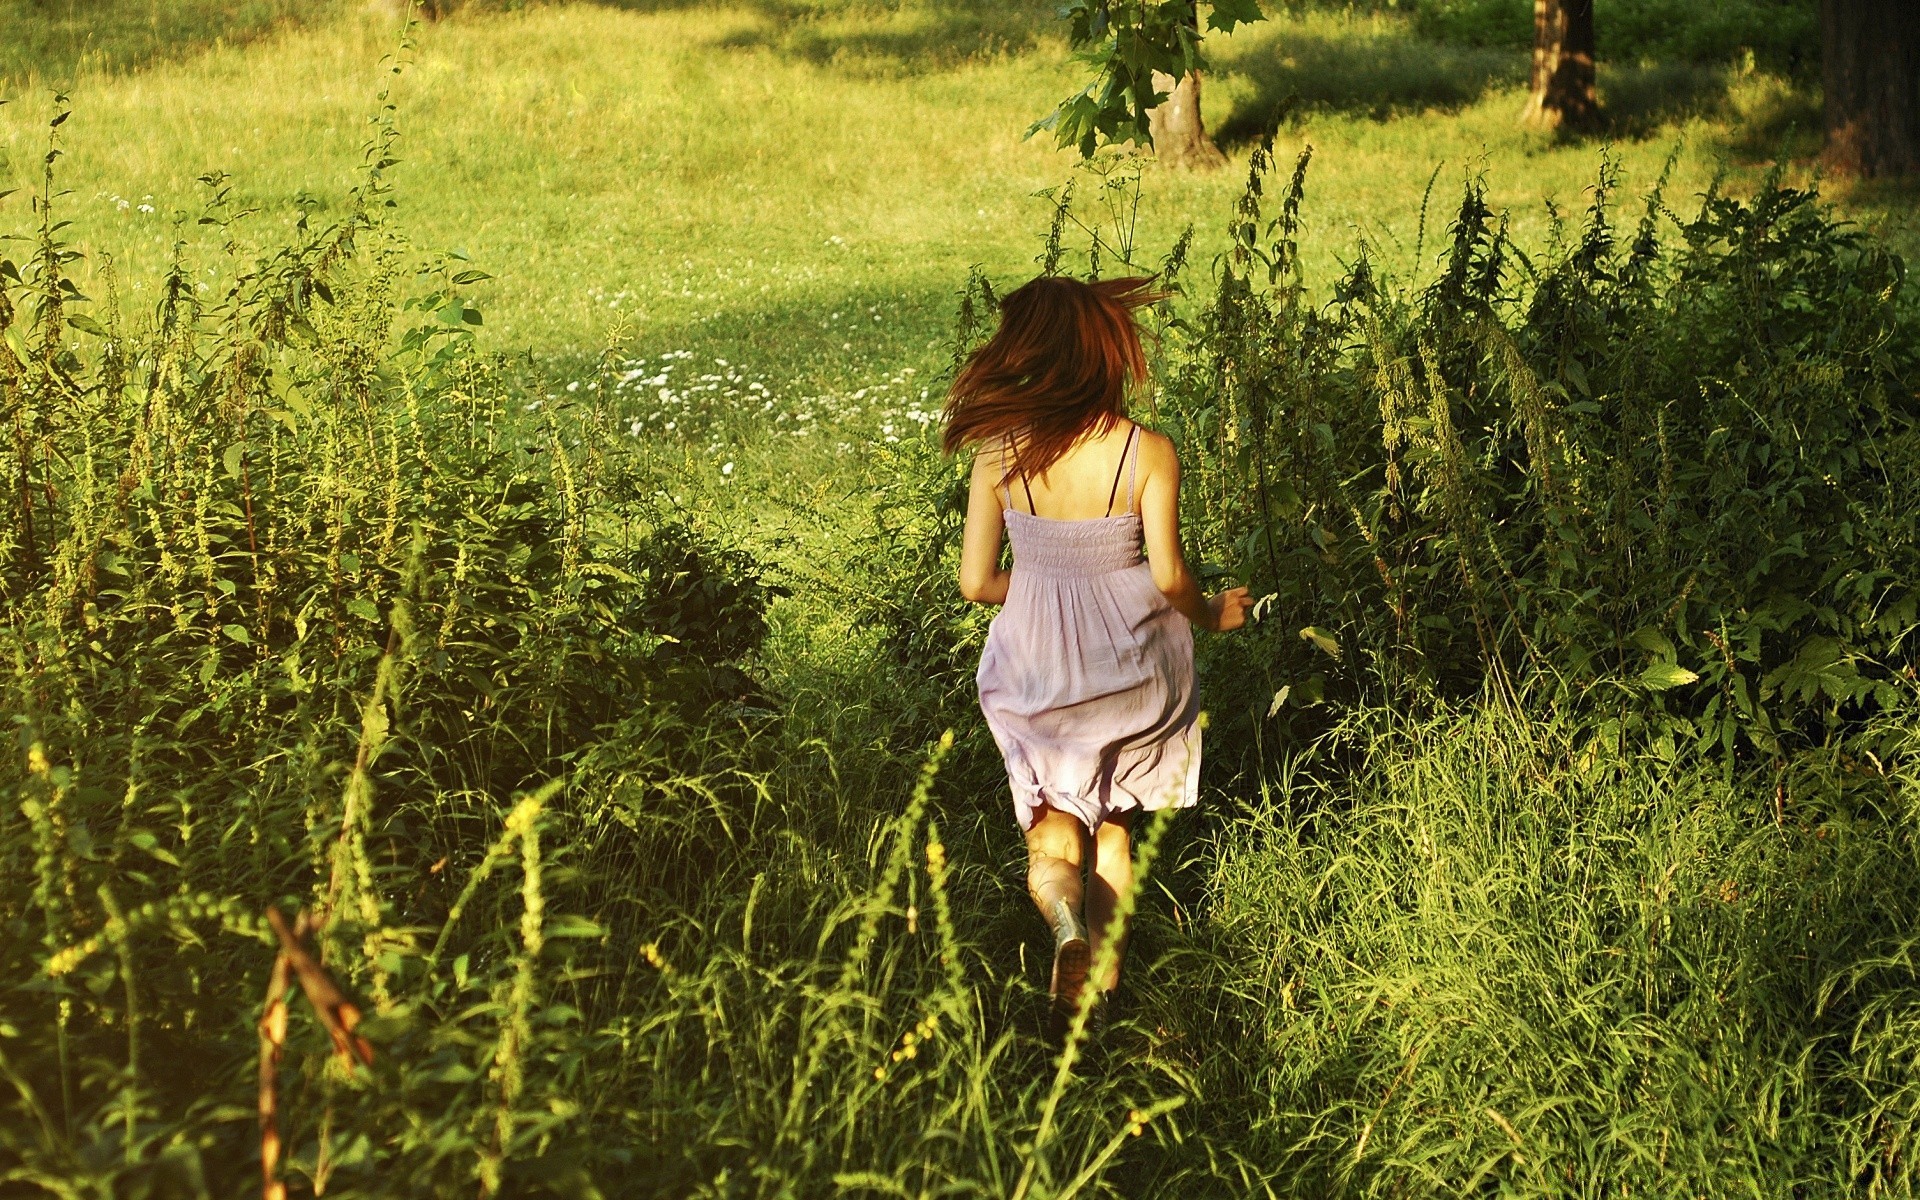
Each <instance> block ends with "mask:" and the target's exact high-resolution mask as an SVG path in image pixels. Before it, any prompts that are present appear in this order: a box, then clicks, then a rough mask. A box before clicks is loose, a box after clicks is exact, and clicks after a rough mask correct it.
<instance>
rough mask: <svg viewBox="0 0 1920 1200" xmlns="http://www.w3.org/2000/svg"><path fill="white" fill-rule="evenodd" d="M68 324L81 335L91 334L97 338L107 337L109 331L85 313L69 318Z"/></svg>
mask: <svg viewBox="0 0 1920 1200" xmlns="http://www.w3.org/2000/svg"><path fill="white" fill-rule="evenodd" d="M67 324H69V325H71V326H73V327H74V328H75V329H78V330H79V331H80V332H81V333H91V334H92V335H94V336H95V337H106V336H107V331H106V329H105V327H103V326H102V325H101V324H100V322H98V321H96V320H94V319H93V318H92V317H89V316H87V315H86V314H85V313H79V314H76V315H74V316H71V317H68V318H67Z"/></svg>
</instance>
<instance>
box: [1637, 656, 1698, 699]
mask: <svg viewBox="0 0 1920 1200" xmlns="http://www.w3.org/2000/svg"><path fill="white" fill-rule="evenodd" d="M1698 678H1700V676H1699V675H1698V674H1696V673H1694V672H1692V671H1689V670H1687V669H1686V668H1685V667H1683V666H1681V665H1680V664H1679V663H1673V662H1666V661H1664V660H1662V661H1660V662H1653V663H1648V664H1647V669H1646V670H1644V671H1642V672H1640V682H1641V683H1642V684H1644V685H1645V686H1646V687H1647V688H1649V689H1650V690H1652V691H1656V692H1664V691H1666V690H1667V689H1668V688H1675V687H1679V686H1680V685H1681V684H1683V683H1692V682H1693V681H1694V680H1696V679H1698Z"/></svg>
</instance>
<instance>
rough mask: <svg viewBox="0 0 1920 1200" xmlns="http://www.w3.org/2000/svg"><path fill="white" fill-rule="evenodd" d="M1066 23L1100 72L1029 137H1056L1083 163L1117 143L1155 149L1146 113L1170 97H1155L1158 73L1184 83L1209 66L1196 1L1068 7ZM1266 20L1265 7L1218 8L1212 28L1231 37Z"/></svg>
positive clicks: (1081, 54) (1211, 13)
mask: <svg viewBox="0 0 1920 1200" xmlns="http://www.w3.org/2000/svg"><path fill="white" fill-rule="evenodd" d="M1060 16H1061V18H1062V19H1063V20H1065V21H1067V22H1068V23H1069V25H1070V26H1071V32H1070V34H1069V35H1068V36H1069V41H1070V42H1071V44H1072V46H1073V50H1074V56H1075V57H1076V58H1078V59H1080V60H1081V61H1082V62H1085V63H1087V64H1088V65H1089V66H1091V67H1092V68H1093V72H1094V74H1093V81H1092V82H1091V83H1089V84H1087V86H1086V87H1084V88H1082V89H1081V90H1080V91H1078V92H1076V93H1074V94H1073V95H1071V96H1069V97H1067V98H1066V99H1065V100H1062V101H1061V102H1060V103H1059V105H1058V106H1056V107H1055V108H1054V110H1053V111H1052V112H1051V113H1049V114H1047V115H1046V116H1045V117H1043V118H1041V119H1040V120H1038V121H1035V122H1034V123H1033V124H1032V125H1031V126H1030V127H1028V129H1027V136H1028V137H1032V136H1033V135H1034V134H1036V133H1039V132H1040V131H1041V130H1050V131H1051V132H1052V133H1053V135H1054V140H1055V142H1056V144H1058V145H1060V146H1075V147H1078V148H1079V150H1080V155H1081V157H1082V158H1091V157H1093V152H1094V151H1095V150H1097V149H1099V148H1100V146H1101V145H1103V144H1110V143H1114V142H1133V143H1135V144H1137V145H1142V146H1151V145H1152V144H1153V134H1152V133H1151V132H1150V131H1149V129H1148V126H1147V111H1148V110H1149V109H1152V108H1156V107H1158V106H1159V105H1161V104H1162V103H1164V102H1165V101H1166V99H1167V95H1168V93H1166V92H1162V91H1158V90H1157V89H1155V87H1154V83H1153V77H1154V73H1155V72H1160V73H1162V74H1165V75H1168V76H1171V77H1172V78H1173V79H1174V81H1175V82H1178V81H1179V80H1181V79H1183V78H1185V77H1186V75H1187V74H1188V73H1189V72H1191V71H1197V70H1201V69H1202V68H1204V67H1205V66H1206V65H1207V64H1206V60H1205V58H1204V57H1203V56H1202V55H1201V52H1200V37H1201V34H1200V6H1199V4H1198V2H1197V0H1157V2H1156V0H1068V2H1067V3H1066V4H1064V5H1062V6H1061V8H1060ZM1265 19H1266V13H1264V12H1262V11H1261V8H1260V0H1214V3H1212V4H1210V5H1209V6H1208V12H1207V25H1206V27H1207V29H1208V30H1210V31H1215V32H1219V33H1232V32H1233V30H1234V27H1235V26H1237V25H1245V24H1249V23H1251V22H1254V21H1264V20H1265Z"/></svg>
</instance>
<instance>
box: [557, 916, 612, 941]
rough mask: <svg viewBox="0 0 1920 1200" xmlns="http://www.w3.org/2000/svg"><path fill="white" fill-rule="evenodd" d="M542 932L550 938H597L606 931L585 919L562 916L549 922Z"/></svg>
mask: <svg viewBox="0 0 1920 1200" xmlns="http://www.w3.org/2000/svg"><path fill="white" fill-rule="evenodd" d="M543 932H544V933H545V934H546V935H547V936H548V937H550V938H597V937H601V936H602V935H604V934H605V933H606V932H607V931H606V929H605V928H603V927H602V926H599V925H596V924H594V923H593V922H592V921H589V920H587V919H586V918H585V917H578V916H573V915H571V914H562V915H561V916H558V917H554V918H552V919H551V920H549V921H548V922H547V923H546V927H545V929H544V930H543Z"/></svg>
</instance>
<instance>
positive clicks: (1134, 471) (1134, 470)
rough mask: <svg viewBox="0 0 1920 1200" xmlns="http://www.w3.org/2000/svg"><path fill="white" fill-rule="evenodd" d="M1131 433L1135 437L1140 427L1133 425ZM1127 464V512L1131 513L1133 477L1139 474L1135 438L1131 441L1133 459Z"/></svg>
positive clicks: (1136, 440)
mask: <svg viewBox="0 0 1920 1200" xmlns="http://www.w3.org/2000/svg"><path fill="white" fill-rule="evenodd" d="M1133 432H1134V433H1135V434H1136V435H1137V434H1138V433H1139V432H1140V427H1139V426H1138V425H1135V426H1134V427H1133ZM1128 463H1129V465H1128V467H1127V511H1128V512H1132V511H1133V481H1134V479H1135V477H1137V476H1138V475H1139V474H1140V439H1139V438H1138V437H1137V436H1136V437H1135V438H1134V439H1133V457H1132V458H1130V459H1129V460H1128Z"/></svg>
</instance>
